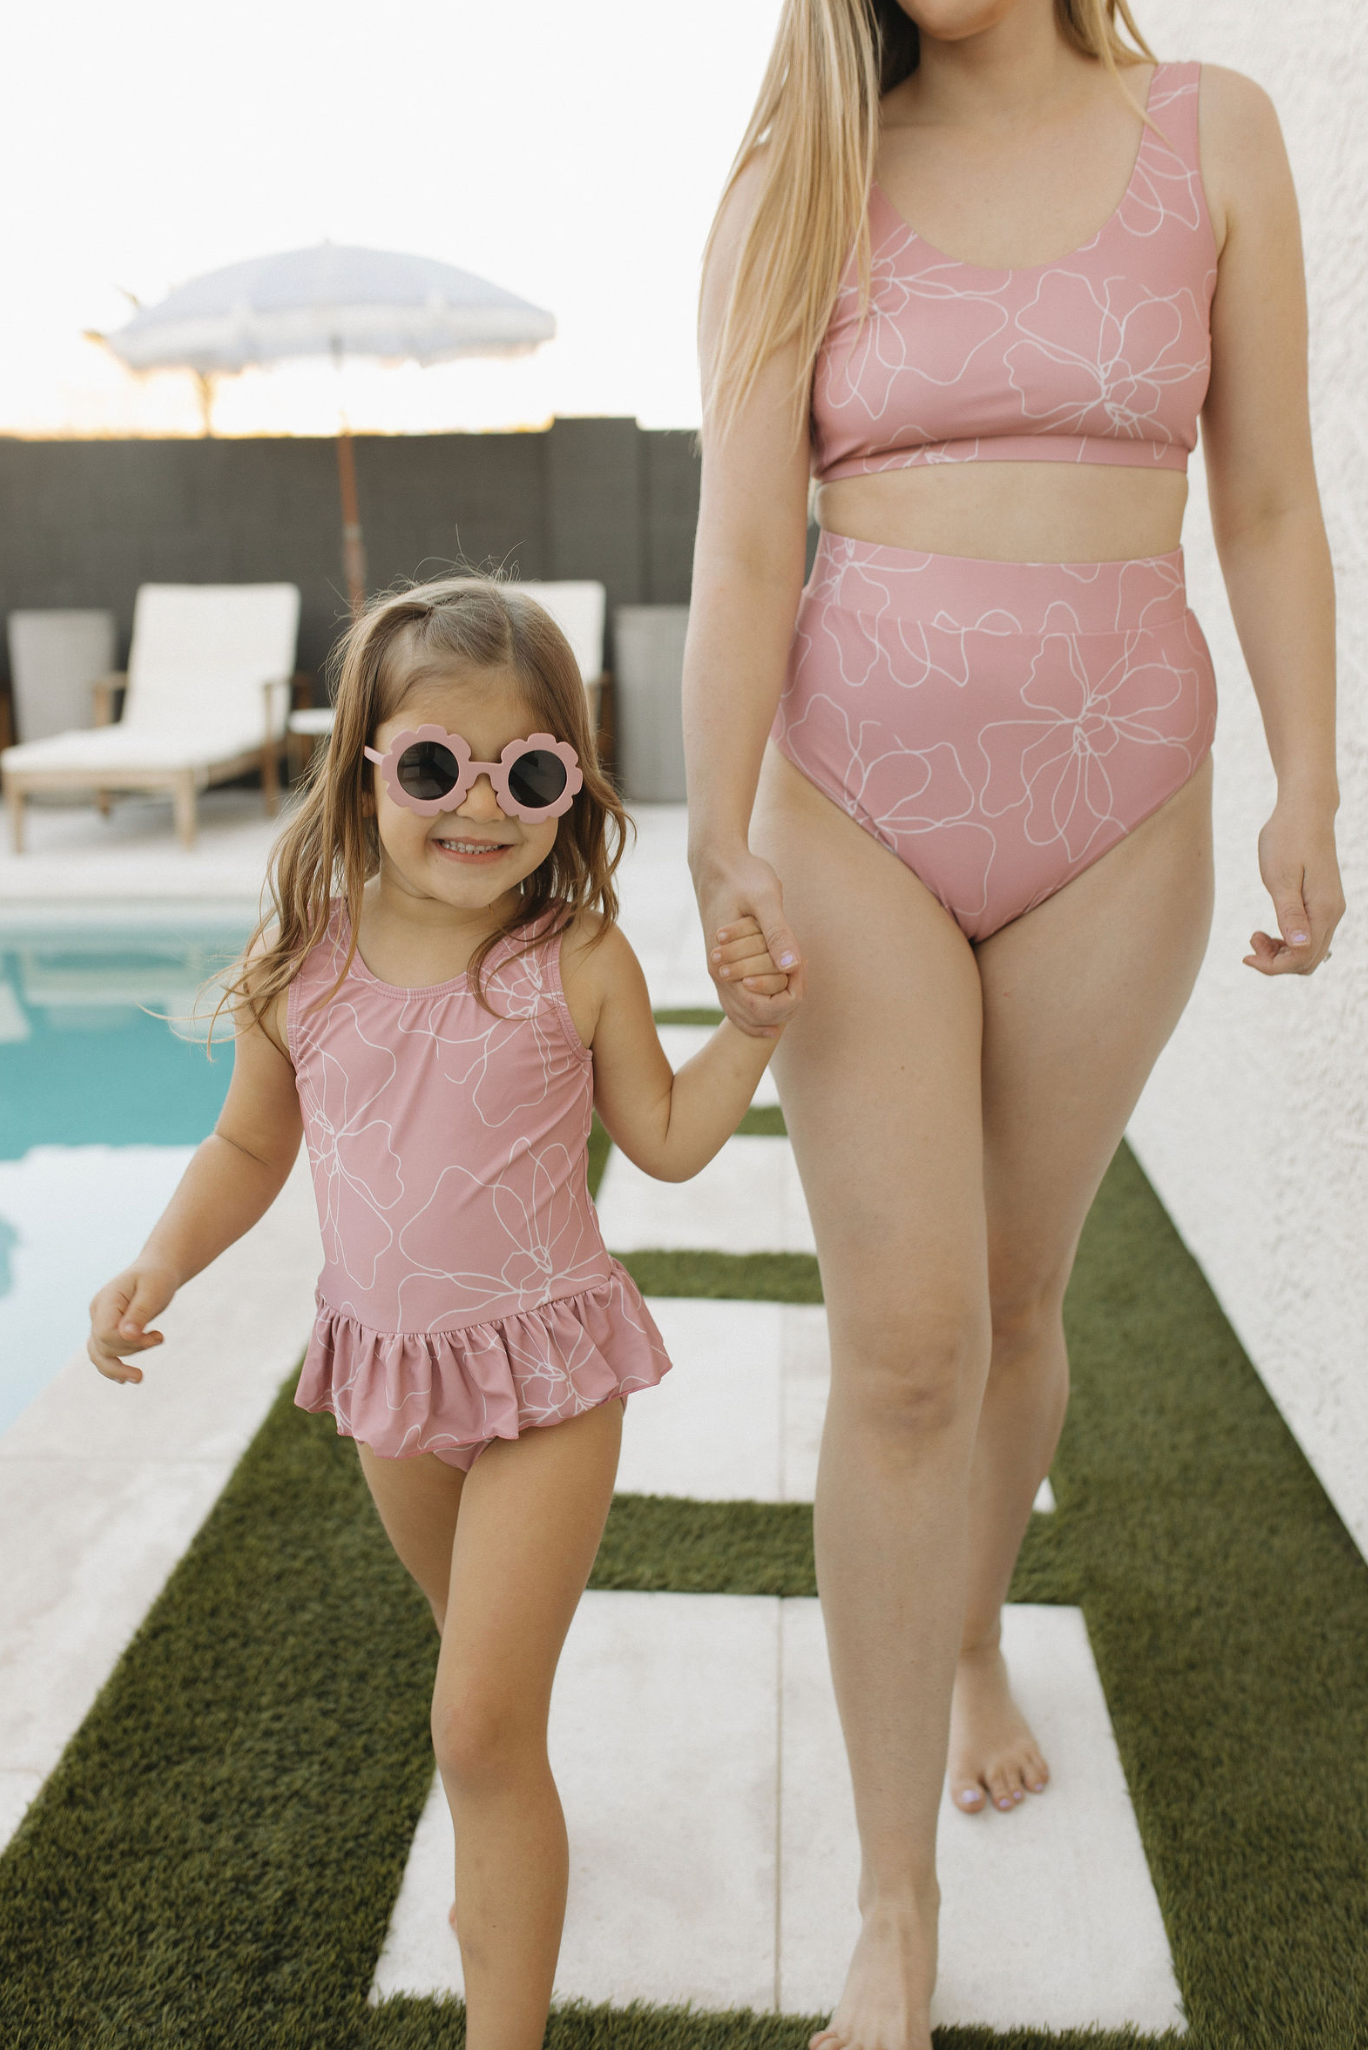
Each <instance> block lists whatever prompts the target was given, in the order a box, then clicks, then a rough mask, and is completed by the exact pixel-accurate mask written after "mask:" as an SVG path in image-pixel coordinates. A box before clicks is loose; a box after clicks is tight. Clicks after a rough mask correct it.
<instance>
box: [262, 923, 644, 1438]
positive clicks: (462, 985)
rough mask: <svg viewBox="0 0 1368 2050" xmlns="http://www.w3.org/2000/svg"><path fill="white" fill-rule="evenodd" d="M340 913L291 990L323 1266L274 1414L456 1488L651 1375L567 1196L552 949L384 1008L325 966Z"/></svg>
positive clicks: (568, 1057)
mask: <svg viewBox="0 0 1368 2050" xmlns="http://www.w3.org/2000/svg"><path fill="white" fill-rule="evenodd" d="M347 944H348V927H347V921H346V918H345V915H344V914H343V912H342V911H341V910H340V908H339V909H337V910H335V911H334V915H333V919H332V923H331V926H330V929H329V934H328V937H327V938H326V939H325V940H324V941H323V942H322V944H320V945H319V946H317V947H315V948H314V950H313V951H312V953H310V954H309V955H308V957H307V958H306V960H305V961H304V964H303V966H302V967H301V969H300V971H299V974H298V975H297V976H296V978H295V980H294V982H293V983H292V984H291V986H290V993H289V1004H288V1021H289V1026H288V1029H289V1047H290V1054H291V1058H292V1060H293V1062H294V1068H295V1078H296V1084H297V1087H298V1090H299V1102H300V1108H301V1110H302V1112H303V1119H304V1136H305V1141H306V1143H307V1146H308V1150H309V1160H310V1164H311V1166H312V1169H313V1179H314V1189H315V1193H316V1195H317V1199H318V1218H319V1224H320V1226H321V1229H322V1233H323V1247H324V1254H325V1263H324V1267H323V1272H322V1274H321V1275H320V1277H319V1282H318V1315H317V1320H316V1322H315V1325H314V1330H313V1336H312V1338H311V1340H310V1342H309V1349H308V1353H307V1355H306V1357H305V1360H304V1367H303V1371H302V1373H301V1375H300V1380H299V1388H298V1392H297V1394H296V1396H295V1400H296V1402H297V1403H298V1404H299V1406H300V1407H301V1408H302V1409H309V1410H326V1411H328V1412H330V1413H331V1414H332V1416H334V1417H335V1418H336V1420H337V1428H338V1430H339V1431H340V1432H341V1433H342V1434H343V1435H345V1436H347V1437H352V1438H358V1439H360V1440H362V1441H363V1442H364V1443H365V1444H366V1445H368V1446H369V1447H370V1448H371V1450H372V1451H373V1452H375V1453H377V1454H378V1455H380V1456H381V1457H382V1458H387V1459H403V1458H407V1457H410V1456H412V1455H414V1454H416V1453H420V1452H435V1453H436V1454H437V1456H438V1457H439V1458H440V1459H443V1460H445V1461H446V1462H447V1463H448V1464H449V1465H452V1466H458V1467H461V1468H463V1469H466V1470H468V1469H469V1468H470V1466H471V1465H472V1464H473V1462H474V1460H475V1458H476V1457H477V1455H478V1454H479V1453H480V1452H481V1451H482V1450H483V1449H484V1447H485V1446H486V1445H488V1444H490V1443H492V1442H493V1441H494V1440H495V1439H497V1438H506V1439H511V1438H517V1437H518V1436H519V1435H520V1434H521V1433H522V1432H523V1431H526V1430H529V1429H532V1428H534V1427H538V1426H541V1425H546V1424H557V1423H561V1422H563V1421H565V1420H566V1419H567V1418H569V1417H574V1416H578V1415H579V1414H580V1413H581V1412H582V1411H584V1410H587V1409H592V1408H594V1407H595V1406H596V1405H597V1404H599V1403H602V1402H607V1401H611V1400H612V1399H613V1398H615V1397H618V1396H625V1395H628V1394H631V1393H633V1392H634V1391H635V1390H638V1389H642V1388H649V1387H651V1386H653V1385H654V1384H655V1383H656V1382H657V1381H659V1380H660V1378H661V1376H662V1375H663V1374H665V1373H666V1372H667V1371H668V1369H669V1365H670V1362H669V1359H668V1357H667V1355H666V1352H665V1348H664V1345H663V1343H662V1342H661V1337H660V1333H659V1332H658V1331H657V1329H656V1326H655V1324H654V1322H653V1320H652V1318H651V1315H650V1312H649V1311H648V1310H647V1308H646V1305H645V1303H644V1302H643V1301H642V1299H641V1296H640V1294H639V1292H638V1290H637V1288H636V1285H635V1283H634V1282H633V1281H632V1279H631V1277H630V1275H629V1274H628V1273H627V1272H626V1270H625V1269H624V1268H623V1267H622V1266H621V1265H620V1264H619V1262H618V1261H616V1260H614V1259H613V1258H612V1257H611V1256H610V1255H609V1253H608V1252H607V1251H606V1250H605V1247H604V1243H603V1237H602V1234H601V1232H600V1230H599V1225H598V1218H597V1215H596V1214H595V1211H594V1206H593V1202H592V1201H591V1199H590V1196H589V1192H588V1188H587V1185H586V1180H585V1174H586V1155H587V1148H588V1141H589V1131H590V1122H591V1117H592V1101H593V1059H592V1056H591V1054H590V1052H589V1050H588V1048H587V1047H586V1046H585V1045H584V1044H583V1042H582V1041H581V1039H580V1037H579V1034H578V1033H577V1031H576V1030H575V1025H574V1021H573V1019H572V1018H571V1016H570V1011H569V1008H568V1006H567V1004H566V1001H565V994H564V991H563V990H562V988H561V981H560V970H559V959H560V945H561V942H560V936H559V935H558V934H555V935H552V936H550V937H543V938H540V939H537V940H536V941H535V943H534V944H533V946H532V947H531V949H530V950H526V951H523V948H524V945H525V935H524V936H521V937H519V938H518V939H517V940H516V941H515V940H514V939H512V938H510V939H505V940H501V941H500V942H499V943H498V944H497V945H496V947H495V948H494V949H493V951H492V952H491V954H490V955H489V957H488V959H487V961H486V963H485V968H484V977H483V981H484V993H485V998H486V1000H487V1002H488V1004H489V1006H490V1008H489V1009H485V1008H484V1007H483V1006H482V1005H481V1003H480V1002H479V1000H478V999H477V997H476V995H475V992H474V990H473V988H472V987H471V986H470V983H469V981H468V979H467V977H466V976H464V975H460V976H457V977H456V978H455V980H454V981H451V982H444V983H439V984H437V985H436V986H435V987H433V988H430V989H399V988H396V987H393V986H392V985H391V984H389V983H384V982H380V981H379V980H378V979H377V978H376V977H375V976H374V975H372V974H371V973H370V971H369V969H368V968H367V967H366V966H365V964H364V962H363V961H362V960H361V957H360V955H359V954H357V955H355V956H354V957H353V959H352V962H351V966H350V968H349V969H348V970H347V973H346V976H345V979H344V980H343V982H342V984H341V986H340V988H338V989H337V990H336V992H335V994H332V995H329V991H331V990H332V988H333V985H334V983H335V982H336V981H337V977H338V975H339V974H340V973H341V970H342V966H343V963H344V961H345V959H346V953H347Z"/></svg>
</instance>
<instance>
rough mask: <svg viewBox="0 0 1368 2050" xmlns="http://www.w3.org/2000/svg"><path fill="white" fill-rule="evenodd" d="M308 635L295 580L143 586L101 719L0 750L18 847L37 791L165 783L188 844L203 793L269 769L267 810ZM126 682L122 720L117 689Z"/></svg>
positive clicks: (107, 680)
mask: <svg viewBox="0 0 1368 2050" xmlns="http://www.w3.org/2000/svg"><path fill="white" fill-rule="evenodd" d="M298 632H299V591H298V589H297V588H296V586H295V585H294V584H144V585H143V586H142V587H141V589H140V590H139V592H138V596H137V601H136V603H135V605H134V608H133V642H132V646H131V648H130V649H129V655H128V671H127V675H126V677H125V676H123V675H118V676H107V677H102V678H100V679H99V680H98V681H97V682H96V683H95V684H94V686H93V690H94V693H95V717H96V724H95V726H94V727H93V728H90V727H86V728H81V729H79V730H77V731H74V732H68V733H56V734H53V735H52V736H51V737H50V738H48V739H46V740H35V741H30V742H27V743H24V744H21V745H20V746H18V747H9V748H6V749H5V750H4V752H3V754H0V782H2V783H3V787H4V795H5V801H6V803H7V805H8V806H9V814H10V829H11V834H12V837H13V844H14V851H15V853H16V854H18V853H22V851H23V845H24V802H25V799H26V798H27V797H28V796H29V795H30V794H31V793H32V792H34V791H38V790H71V791H86V790H93V791H94V792H95V793H96V795H97V797H98V799H99V801H100V809H101V810H102V811H106V810H108V806H109V796H110V793H111V792H114V791H123V790H166V791H169V792H170V793H171V796H172V800H173V802H174V805H175V818H176V828H177V831H178V832H179V834H180V838H181V841H182V843H183V845H184V846H186V847H193V845H194V843H195V827H196V800H197V797H198V794H199V792H200V791H201V790H203V789H205V788H206V787H207V786H208V785H209V784H211V783H222V782H224V781H225V780H226V779H228V778H229V777H232V776H241V775H243V774H245V773H246V771H248V770H249V769H255V768H260V770H261V777H262V789H263V792H264V796H265V801H266V809H267V811H268V812H273V811H274V810H275V806H276V795H277V790H278V787H279V782H278V779H279V751H280V745H281V741H282V739H283V737H284V734H285V729H286V723H287V720H288V717H289V693H290V679H291V677H292V675H293V672H294V666H295V642H296V639H297V636H298ZM123 684H126V686H127V688H126V693H125V697H124V707H123V717H122V718H121V719H120V720H119V721H118V723H117V724H115V723H112V722H113V711H114V707H113V693H114V690H115V688H117V687H118V686H120V685H123Z"/></svg>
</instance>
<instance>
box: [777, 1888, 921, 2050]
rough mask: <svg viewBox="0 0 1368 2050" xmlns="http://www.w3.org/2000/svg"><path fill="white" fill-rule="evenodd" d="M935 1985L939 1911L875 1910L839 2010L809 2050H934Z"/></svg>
mask: <svg viewBox="0 0 1368 2050" xmlns="http://www.w3.org/2000/svg"><path fill="white" fill-rule="evenodd" d="M935 1983H936V1910H935V1908H933V1909H932V1910H931V1912H930V1914H929V1915H923V1914H920V1913H919V1912H918V1910H917V1909H916V1908H915V1907H905V1908H896V1909H893V1908H883V1909H881V1908H871V1909H870V1910H869V1911H868V1912H867V1913H866V1914H865V1915H864V1917H863V1920H862V1922H861V1927H860V1936H859V1941H858V1942H857V1943H856V1945H855V1955H854V1957H853V1958H852V1959H851V1960H850V1970H849V1971H848V1972H847V1973H846V1982H845V1988H844V1990H843V1992H842V1994H841V1997H840V1999H839V2000H838V2001H837V2003H836V2011H835V2013H834V2014H833V2015H832V2017H831V2020H830V2021H829V2022H828V2024H827V2026H826V2027H825V2028H824V2029H819V2030H818V2031H817V2034H816V2035H815V2036H813V2037H811V2038H810V2039H809V2044H808V2050H931V1993H932V1989H933V1987H934V1986H935Z"/></svg>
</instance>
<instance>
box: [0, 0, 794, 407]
mask: <svg viewBox="0 0 1368 2050" xmlns="http://www.w3.org/2000/svg"><path fill="white" fill-rule="evenodd" d="M778 11H779V5H778V0H688V5H686V6H683V7H680V6H670V7H667V6H664V5H661V4H655V5H652V4H650V0H574V4H566V0H440V4H439V0H386V4H385V5H384V6H383V7H379V6H377V5H376V4H375V0H368V4H365V5H361V4H358V0H235V4H234V5H233V6H231V7H228V6H225V5H223V4H222V0H209V4H206V0H123V4H122V5H118V6H113V7H111V6H109V5H108V4H107V0H100V4H96V0H48V4H46V5H44V6H42V7H29V8H23V9H14V10H11V11H10V13H9V15H8V18H7V27H6V32H5V37H4V50H5V56H6V59H7V61H6V66H5V69H6V72H7V75H8V76H9V78H10V81H11V88H12V89H11V92H10V94H9V96H8V105H7V108H6V114H5V119H4V122H3V123H0V190H3V191H5V192H6V193H7V194H8V195H9V204H8V205H7V206H6V208H5V211H4V217H3V222H2V223H0V276H3V279H4V285H5V298H6V301H7V308H6V318H5V320H4V321H3V323H0V433H21V434H41V435H46V434H102V433H109V434H128V433H154V434H155V433H178V432H185V433H195V432H198V431H199V421H200V412H199V399H198V392H197V387H196V385H195V382H194V380H193V379H192V378H191V377H189V376H188V375H187V374H182V373H179V372H161V373H158V374H156V375H154V376H150V377H147V378H143V379H138V378H135V377H133V376H132V375H131V374H130V373H129V372H126V371H124V370H123V369H121V368H120V367H119V366H118V365H117V364H116V363H115V362H114V361H113V360H112V359H111V358H110V356H109V354H108V352H107V351H105V350H104V349H102V348H101V347H100V346H99V345H98V344H94V343H91V342H88V341H83V340H82V339H81V336H82V331H83V330H85V329H88V328H94V329H97V330H101V331H104V330H108V329H111V328H114V327H117V326H118V325H120V324H121V322H122V321H123V320H124V319H126V318H127V315H128V312H129V307H128V302H127V300H126V299H124V298H123V297H122V295H121V292H120V290H119V288H120V287H123V288H124V289H125V290H127V291H129V292H132V293H134V294H136V296H137V297H138V298H139V299H140V300H142V301H143V303H144V304H148V303H152V302H155V301H156V300H157V299H159V298H160V297H162V295H163V294H164V293H165V292H166V291H167V290H169V289H170V288H171V287H172V286H173V285H176V284H179V283H182V282H183V281H184V280H185V279H187V278H190V277H193V276H195V275H197V274H198V273H200V272H202V271H207V270H213V269H216V268H217V267H218V266H219V265H221V264H225V263H232V262H236V261H237V260H238V259H240V258H243V257H248V256H255V255H260V254H264V253H265V252H267V251H270V250H276V249H290V248H297V247H301V246H303V245H305V244H308V243H312V242H318V241H322V240H324V239H325V238H326V239H330V240H332V241H334V242H358V243H365V244H369V245H371V246H373V247H377V248H393V249H407V250H413V251H416V252H418V253H420V254H423V255H427V256H435V257H439V258H441V259H443V260H444V261H446V262H448V263H454V264H457V265H459V266H460V267H461V268H462V269H464V270H470V271H475V272H477V273H478V274H479V275H480V276H482V277H487V278H491V279H493V280H494V281H495V282H496V283H498V284H500V285H503V286H505V287H507V289H508V290H510V291H513V292H517V293H519V294H520V295H521V296H522V297H524V298H527V299H531V300H533V301H535V302H536V303H537V304H538V305H541V306H545V307H548V308H549V309H550V310H551V311H552V312H553V313H554V314H555V316H556V319H557V322H558V324H559V332H558V335H557V338H556V340H555V341H554V342H552V343H550V344H548V345H547V346H546V347H544V348H543V349H541V350H539V351H538V352H537V353H536V354H535V355H533V356H531V357H527V358H523V359H520V360H514V361H511V362H503V363H499V362H491V363H480V362H466V363H456V364H450V365H438V366H436V367H434V368H433V369H430V370H425V371H419V370H418V369H417V368H416V367H415V366H413V365H407V366H403V367H400V368H391V369H381V368H379V367H377V366H368V365H363V364H356V365H354V366H349V367H348V369H347V371H346V373H345V377H346V403H347V407H348V411H349V413H350V415H351V418H352V423H353V425H354V426H356V427H357V428H360V429H365V428H370V429H374V430H385V429H389V430H396V431H403V430H420V431H421V430H426V431H430V432H435V431H439V430H442V429H451V428H459V427H490V426H512V425H537V424H541V423H542V422H543V421H545V420H546V419H547V418H548V417H549V416H550V415H551V414H553V413H627V414H633V413H634V414H636V415H637V416H638V417H639V418H640V419H641V421H642V422H643V424H645V425H648V426H690V425H694V424H696V422H697V420H698V393H697V377H696V371H695V366H694V338H693V337H694V301H695V293H696V289H697V277H698V260H699V256H700V254H701V251H702V246H703V241H704V237H705V236H706V234H707V230H708V225H709V222H710V220H711V217H712V211H713V207H714V205H715V203H716V199H717V195H718V192H719V190H720V187H721V184H722V180H723V178H724V177H725V175H726V171H727V167H728V165H729V163H730V161H731V158H732V155H733V152H734V151H735V148H736V145H737V143H738V141H739V140H740V135H741V130H742V128H743V126H744V123H745V120H746V116H747V115H748V113H749V111H750V107H751V104H752V102H753V100H754V97H755V92H756V88H757V86H758V84H759V80H760V74H761V71H762V69H763V66H764V61H765V57H766V55H767V53H768V49H769V45H770V41H771V38H772V36H773V32H774V25H775V21H776V19H777V16H778ZM25 80H26V81H28V87H27V90H21V89H20V84H19V82H20V81H25ZM335 424H336V381H335V378H334V376H333V373H332V371H331V370H330V369H328V368H327V367H326V366H323V365H292V366H287V367H285V368H282V369H279V370H272V371H270V372H249V373H247V374H246V375H245V376H243V377H242V378H238V379H224V380H222V381H221V382H220V383H219V386H218V394H217V398H216V401H215V410H214V425H215V429H216V431H217V432H220V433H225V434H241V433H323V434H326V433H331V432H332V431H334V429H335Z"/></svg>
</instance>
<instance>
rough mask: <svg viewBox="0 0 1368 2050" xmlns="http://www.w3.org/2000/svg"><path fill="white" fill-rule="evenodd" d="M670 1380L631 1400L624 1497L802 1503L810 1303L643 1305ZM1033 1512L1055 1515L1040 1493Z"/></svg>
mask: <svg viewBox="0 0 1368 2050" xmlns="http://www.w3.org/2000/svg"><path fill="white" fill-rule="evenodd" d="M650 1308H651V1314H652V1316H653V1317H654V1318H655V1320H656V1323H657V1324H658V1325H659V1326H660V1333H661V1336H662V1337H663V1339H664V1340H665V1347H666V1350H667V1352H668V1353H669V1355H670V1358H671V1360H672V1361H673V1362H674V1370H673V1372H672V1373H669V1374H667V1375H666V1376H665V1379H664V1380H663V1381H662V1382H661V1383H660V1385H659V1387H657V1388H650V1389H647V1390H646V1391H645V1392H644V1393H643V1394H641V1395H636V1396H633V1398H632V1399H631V1401H630V1402H629V1403H628V1404H627V1414H626V1420H625V1423H624V1426H623V1433H622V1459H621V1462H620V1464H619V1467H618V1481H617V1484H618V1488H619V1490H620V1491H621V1492H622V1493H623V1494H633V1495H687V1496H692V1497H694V1498H696V1499H698V1500H700V1501H709V1502H729V1501H750V1502H810V1501H811V1500H812V1498H813V1494H814V1491H815V1489H816V1484H817V1454H818V1451H819V1450H820V1447H821V1441H822V1422H823V1418H824V1416H825V1414H826V1401H827V1386H828V1383H829V1381H830V1378H831V1353H830V1346H829V1344H828V1340H827V1324H826V1311H825V1309H824V1308H823V1306H822V1305H821V1304H820V1303H745V1302H726V1301H719V1302H714V1301H711V1300H709V1299H707V1298H703V1297H687V1296H654V1297H652V1298H651V1301H650ZM1035 1506H1036V1508H1037V1509H1038V1510H1042V1511H1045V1512H1049V1511H1052V1510H1053V1508H1054V1495H1053V1493H1052V1491H1051V1488H1050V1483H1049V1482H1048V1480H1047V1481H1044V1482H1042V1483H1041V1487H1040V1492H1039V1494H1038V1495H1037V1496H1036V1504H1035Z"/></svg>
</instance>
